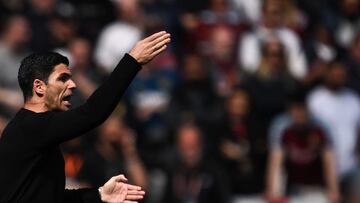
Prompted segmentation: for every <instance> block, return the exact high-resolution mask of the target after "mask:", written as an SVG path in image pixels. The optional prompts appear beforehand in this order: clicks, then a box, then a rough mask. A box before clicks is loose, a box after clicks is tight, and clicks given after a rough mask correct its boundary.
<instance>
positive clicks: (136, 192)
mask: <svg viewBox="0 0 360 203" xmlns="http://www.w3.org/2000/svg"><path fill="white" fill-rule="evenodd" d="M126 181H127V179H126V178H125V177H124V176H123V175H120V176H115V177H112V178H111V179H110V180H109V181H108V182H107V183H105V185H104V186H103V187H102V191H101V200H103V201H104V202H109V203H130V202H132V200H135V201H137V200H141V199H143V198H144V194H145V192H144V191H142V190H141V187H139V186H135V185H130V184H127V183H124V182H126Z"/></svg>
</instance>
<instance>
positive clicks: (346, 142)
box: [307, 61, 360, 183]
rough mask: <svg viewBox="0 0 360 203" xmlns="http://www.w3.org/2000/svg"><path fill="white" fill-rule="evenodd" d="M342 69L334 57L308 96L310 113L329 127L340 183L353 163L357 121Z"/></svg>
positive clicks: (358, 111)
mask: <svg viewBox="0 0 360 203" xmlns="http://www.w3.org/2000/svg"><path fill="white" fill-rule="evenodd" d="M345 81H346V69H345V66H344V64H343V63H341V62H339V61H336V62H333V63H331V64H330V65H329V66H328V69H327V72H326V75H325V80H324V83H323V84H322V85H321V86H319V87H317V88H316V89H314V90H313V91H312V92H311V93H310V95H309V97H308V101H307V102H308V106H309V110H310V113H311V114H312V115H314V117H315V118H316V119H318V120H319V121H321V122H322V123H324V124H325V125H326V127H327V128H328V129H329V133H330V134H329V135H330V137H331V139H332V140H333V143H334V152H335V157H336V160H337V171H338V175H339V179H340V181H341V182H342V183H344V182H346V177H347V176H348V175H349V173H350V172H351V170H352V169H354V167H355V166H356V159H357V158H356V153H355V149H356V141H357V139H358V132H359V131H358V130H359V124H360V103H359V102H360V100H359V98H358V96H357V95H356V94H355V93H354V92H353V91H351V90H349V89H347V88H346V87H344V84H345Z"/></svg>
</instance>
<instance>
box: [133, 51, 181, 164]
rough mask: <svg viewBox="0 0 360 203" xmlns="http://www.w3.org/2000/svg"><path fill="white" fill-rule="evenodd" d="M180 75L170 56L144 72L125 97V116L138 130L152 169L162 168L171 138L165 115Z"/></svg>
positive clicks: (154, 62) (157, 61) (140, 145)
mask: <svg viewBox="0 0 360 203" xmlns="http://www.w3.org/2000/svg"><path fill="white" fill-rule="evenodd" d="M178 82H179V75H178V72H177V70H176V66H175V63H174V57H172V56H171V53H169V52H167V53H164V54H163V55H161V56H159V58H158V59H155V60H154V61H152V63H151V64H148V65H147V67H146V68H143V69H142V70H141V71H140V73H139V75H138V76H137V77H136V78H135V79H134V80H133V82H132V84H131V85H130V86H129V88H128V90H127V94H126V107H127V112H126V116H127V119H128V120H129V123H130V125H131V126H132V127H133V128H134V129H136V131H137V134H138V135H139V137H138V140H137V141H138V146H139V149H140V153H141V155H142V157H143V159H144V162H145V164H146V166H147V167H149V168H158V167H160V168H162V167H163V166H164V162H166V160H165V159H166V153H164V150H165V149H166V148H168V145H169V141H170V137H169V127H168V126H167V125H166V124H167V121H166V119H167V118H166V111H167V109H168V106H169V103H170V97H171V95H172V93H173V91H174V89H175V88H176V87H177V85H178Z"/></svg>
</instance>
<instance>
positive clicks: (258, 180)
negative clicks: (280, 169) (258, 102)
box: [218, 89, 267, 203]
mask: <svg viewBox="0 0 360 203" xmlns="http://www.w3.org/2000/svg"><path fill="white" fill-rule="evenodd" d="M250 112H251V106H250V101H249V96H248V94H247V92H246V91H245V90H243V89H235V90H234V91H233V93H232V94H231V95H230V96H229V97H228V98H227V100H226V102H225V116H224V118H223V119H221V122H220V125H219V127H218V129H220V130H218V133H219V135H221V136H219V137H220V138H219V140H220V141H219V143H220V154H221V160H222V161H223V162H222V163H223V164H222V165H223V166H224V168H225V171H226V174H227V177H228V178H229V181H230V186H231V192H232V193H233V194H234V196H235V199H234V202H238V203H241V202H247V201H255V200H257V201H260V200H262V197H261V193H262V192H263V191H264V183H265V181H264V180H265V168H266V167H265V166H266V158H267V150H266V145H265V144H264V142H265V141H264V140H261V139H262V137H261V136H259V135H256V134H254V128H256V127H257V125H256V124H255V122H254V121H253V120H252V119H251V117H250ZM260 143H261V144H260Z"/></svg>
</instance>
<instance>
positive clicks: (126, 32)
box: [95, 0, 143, 73]
mask: <svg viewBox="0 0 360 203" xmlns="http://www.w3.org/2000/svg"><path fill="white" fill-rule="evenodd" d="M114 4H115V6H116V8H117V11H118V19H117V21H115V22H113V23H111V24H109V25H107V26H106V27H105V28H104V29H103V31H102V32H101V34H100V37H99V39H98V42H97V45H96V49H95V60H96V62H97V64H98V65H99V67H101V68H104V70H105V71H106V72H108V73H109V72H111V71H112V68H113V67H115V66H116V63H117V62H118V61H119V59H120V58H121V57H122V56H123V55H124V54H125V53H126V52H128V51H129V50H130V49H131V46H132V45H133V44H134V43H135V42H137V41H139V40H140V38H141V36H142V29H141V28H142V25H141V23H142V22H143V21H142V20H141V19H142V16H143V13H142V10H141V7H140V5H139V1H138V0H116V1H115V2H114Z"/></svg>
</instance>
